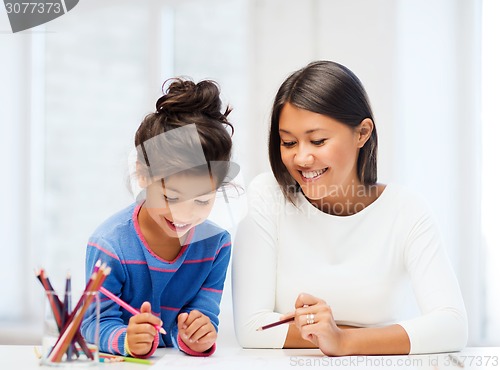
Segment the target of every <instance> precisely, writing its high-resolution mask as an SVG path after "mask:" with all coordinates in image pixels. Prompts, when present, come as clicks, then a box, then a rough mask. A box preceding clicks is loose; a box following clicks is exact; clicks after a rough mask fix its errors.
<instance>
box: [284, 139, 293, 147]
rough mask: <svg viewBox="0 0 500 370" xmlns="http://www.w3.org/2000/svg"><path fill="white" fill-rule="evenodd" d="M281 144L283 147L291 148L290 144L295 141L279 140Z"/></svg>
mask: <svg viewBox="0 0 500 370" xmlns="http://www.w3.org/2000/svg"><path fill="white" fill-rule="evenodd" d="M281 145H283V146H284V147H285V148H291V147H292V146H294V145H295V141H283V140H282V141H281Z"/></svg>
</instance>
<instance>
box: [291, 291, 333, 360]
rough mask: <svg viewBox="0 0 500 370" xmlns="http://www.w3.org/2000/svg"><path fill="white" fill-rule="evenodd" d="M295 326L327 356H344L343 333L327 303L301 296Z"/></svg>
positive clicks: (297, 304) (303, 336) (312, 297)
mask: <svg viewBox="0 0 500 370" xmlns="http://www.w3.org/2000/svg"><path fill="white" fill-rule="evenodd" d="M295 325H296V326H297V328H298V329H299V331H300V335H301V337H302V338H303V339H305V340H308V341H310V342H312V343H314V344H315V345H316V346H318V348H319V349H320V350H321V351H322V352H323V353H324V354H325V355H328V356H342V355H343V348H342V339H343V331H342V330H341V329H340V328H339V327H338V326H337V324H336V323H335V320H334V319H333V314H332V310H331V308H330V306H328V305H327V304H326V302H325V301H323V300H321V299H319V298H316V297H314V296H312V295H310V294H306V293H302V294H300V295H299V296H298V297H297V300H296V301H295Z"/></svg>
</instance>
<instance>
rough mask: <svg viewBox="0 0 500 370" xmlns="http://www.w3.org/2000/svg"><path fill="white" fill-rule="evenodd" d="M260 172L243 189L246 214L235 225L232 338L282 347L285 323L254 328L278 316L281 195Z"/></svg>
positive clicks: (252, 345) (245, 344)
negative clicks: (260, 328)
mask: <svg viewBox="0 0 500 370" xmlns="http://www.w3.org/2000/svg"><path fill="white" fill-rule="evenodd" d="M270 178H272V175H269V174H266V175H260V176H258V177H256V178H255V179H254V181H252V184H250V186H249V187H248V189H247V197H248V199H247V201H248V213H247V215H246V217H245V218H244V219H243V220H242V222H240V224H239V225H238V231H237V233H236V237H235V242H234V250H233V261H232V270H231V273H232V295H233V312H234V326H235V332H236V338H237V339H238V342H239V344H240V345H241V346H242V347H245V348H282V347H283V344H284V343H285V338H286V333H287V331H288V325H279V326H276V327H274V328H272V329H270V330H263V331H257V328H259V327H261V326H263V325H266V324H269V323H271V322H274V321H277V320H279V319H280V317H281V314H280V313H277V312H274V311H275V309H276V308H275V306H276V269H277V245H278V240H277V219H278V217H279V215H280V212H281V210H280V208H279V207H280V204H279V202H278V200H277V199H279V196H282V195H281V194H280V193H279V192H280V190H279V188H277V186H274V187H273V186H270V182H271V180H270Z"/></svg>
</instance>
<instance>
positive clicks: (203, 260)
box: [184, 257, 214, 263]
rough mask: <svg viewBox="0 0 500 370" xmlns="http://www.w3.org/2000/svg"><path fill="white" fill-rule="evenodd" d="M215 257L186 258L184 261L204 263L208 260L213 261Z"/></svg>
mask: <svg viewBox="0 0 500 370" xmlns="http://www.w3.org/2000/svg"><path fill="white" fill-rule="evenodd" d="M213 260H214V257H207V258H202V259H199V260H185V261H184V263H202V262H208V261H213Z"/></svg>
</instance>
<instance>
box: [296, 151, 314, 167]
mask: <svg viewBox="0 0 500 370" xmlns="http://www.w3.org/2000/svg"><path fill="white" fill-rule="evenodd" d="M313 161H314V157H313V155H312V153H311V152H310V151H309V150H308V149H307V148H305V147H304V146H299V147H298V148H297V153H295V157H294V162H295V164H296V165H298V166H300V167H308V166H310V165H311V164H312V163H313Z"/></svg>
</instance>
